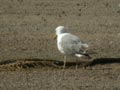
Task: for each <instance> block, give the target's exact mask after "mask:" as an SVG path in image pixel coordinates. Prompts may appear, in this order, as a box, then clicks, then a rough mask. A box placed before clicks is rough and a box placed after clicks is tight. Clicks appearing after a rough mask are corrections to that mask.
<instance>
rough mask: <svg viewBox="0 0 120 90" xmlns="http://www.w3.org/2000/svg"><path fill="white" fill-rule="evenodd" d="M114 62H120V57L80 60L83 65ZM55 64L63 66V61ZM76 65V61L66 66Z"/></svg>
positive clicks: (79, 63)
mask: <svg viewBox="0 0 120 90" xmlns="http://www.w3.org/2000/svg"><path fill="white" fill-rule="evenodd" d="M114 63H120V58H96V59H93V60H91V61H79V62H78V65H82V66H85V67H87V66H90V67H92V66H95V65H106V64H114ZM55 64H57V65H59V66H62V65H63V62H55ZM74 65H76V62H67V63H66V66H74Z"/></svg>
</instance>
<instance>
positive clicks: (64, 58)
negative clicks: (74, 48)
mask: <svg viewBox="0 0 120 90" xmlns="http://www.w3.org/2000/svg"><path fill="white" fill-rule="evenodd" d="M65 65H66V56H64V64H63V69H65Z"/></svg>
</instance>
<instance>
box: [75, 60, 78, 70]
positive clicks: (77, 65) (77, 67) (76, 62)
mask: <svg viewBox="0 0 120 90" xmlns="http://www.w3.org/2000/svg"><path fill="white" fill-rule="evenodd" d="M77 68H78V59H77V58H76V67H75V69H76V70H77Z"/></svg>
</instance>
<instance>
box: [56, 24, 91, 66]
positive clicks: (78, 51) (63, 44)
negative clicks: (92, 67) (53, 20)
mask: <svg viewBox="0 0 120 90" xmlns="http://www.w3.org/2000/svg"><path fill="white" fill-rule="evenodd" d="M55 31H56V35H57V47H58V50H59V51H60V52H61V53H62V54H64V56H65V59H64V66H63V68H65V64H66V56H68V55H70V56H76V57H83V56H84V57H88V58H90V56H89V55H88V54H87V53H86V50H87V48H88V47H89V45H88V44H86V43H83V42H82V41H81V40H80V38H79V37H77V36H75V35H73V34H70V33H67V32H66V28H65V27H64V26H58V27H57V28H56V29H55ZM76 64H77V60H76ZM76 67H77V65H76Z"/></svg>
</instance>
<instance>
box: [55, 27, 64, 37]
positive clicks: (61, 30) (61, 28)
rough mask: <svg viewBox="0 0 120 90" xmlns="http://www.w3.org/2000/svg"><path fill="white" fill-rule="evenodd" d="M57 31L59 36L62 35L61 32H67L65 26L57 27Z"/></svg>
mask: <svg viewBox="0 0 120 90" xmlns="http://www.w3.org/2000/svg"><path fill="white" fill-rule="evenodd" d="M55 31H56V35H57V36H58V35H60V34H62V33H65V32H66V31H65V27H64V26H58V27H57V28H56V29H55Z"/></svg>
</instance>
